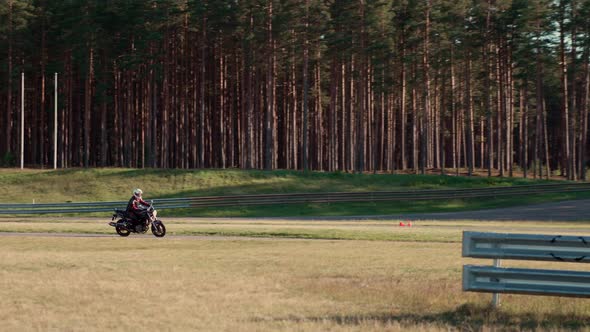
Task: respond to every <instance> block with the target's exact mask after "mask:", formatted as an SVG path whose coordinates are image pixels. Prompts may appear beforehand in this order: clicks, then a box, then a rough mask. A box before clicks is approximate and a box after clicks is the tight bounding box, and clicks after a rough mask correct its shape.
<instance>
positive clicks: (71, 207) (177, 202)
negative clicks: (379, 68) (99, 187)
mask: <svg viewBox="0 0 590 332" xmlns="http://www.w3.org/2000/svg"><path fill="white" fill-rule="evenodd" d="M583 191H590V183H566V184H562V183H559V184H544V185H522V186H511V187H497V188H469V189H442V190H441V189H433V190H405V191H377V192H346V193H343V192H335V193H334V192H332V193H330V192H325V193H298V194H263V195H239V196H209V197H187V198H161V199H154V203H155V204H156V205H157V207H158V209H174V208H197V207H214V206H217V207H219V206H248V205H275V204H300V203H337V202H378V201H408V200H412V201H414V200H449V199H466V198H481V197H498V196H517V195H535V194H548V193H571V192H583ZM126 204H127V202H126V201H114V202H73V203H43V204H8V203H0V214H4V215H16V214H47V213H86V212H104V211H111V210H113V209H115V208H122V207H124V206H126Z"/></svg>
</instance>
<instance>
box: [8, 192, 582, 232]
mask: <svg viewBox="0 0 590 332" xmlns="http://www.w3.org/2000/svg"><path fill="white" fill-rule="evenodd" d="M11 219H12V220H14V219H13V218H6V219H4V220H6V221H11ZM19 219H20V220H23V219H21V218H19ZM25 219H28V218H25ZM39 219H41V218H31V220H39ZM60 219H62V220H64V221H66V220H72V221H75V222H84V221H95V222H96V221H97V220H102V219H99V218H79V217H78V218H75V217H68V218H60ZM174 219H178V220H186V221H190V220H191V219H192V220H195V219H199V220H203V219H204V218H174ZM206 219H207V220H208V221H212V222H214V221H216V220H218V221H230V220H231V221H252V220H265V219H269V220H307V221H318V222H321V221H322V220H325V221H339V220H341V221H350V220H369V219H370V220H376V219H388V220H404V219H411V220H471V221H477V220H481V221H590V200H589V199H586V200H574V201H563V202H554V203H543V204H536V205H527V206H519V207H511V208H501V209H491V210H479V211H464V212H441V213H424V214H405V215H389V216H352V217H292V218H206ZM2 220H3V218H0V222H2ZM0 236H1V237H4V236H49V237H114V236H116V235H115V234H112V235H111V234H77V233H11V232H0ZM134 237H140V238H154V237H153V236H151V234H150V235H135V236H134ZM167 237H174V238H187V239H209V240H212V239H219V240H227V239H241V240H244V239H257V240H260V239H264V238H262V237H252V238H250V237H232V236H190V235H169V236H167Z"/></svg>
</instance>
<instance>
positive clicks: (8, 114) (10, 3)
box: [0, 0, 13, 157]
mask: <svg viewBox="0 0 590 332" xmlns="http://www.w3.org/2000/svg"><path fill="white" fill-rule="evenodd" d="M12 12H13V0H8V91H7V93H6V131H5V134H6V156H8V155H9V154H10V153H12V74H13V73H12V70H13V69H12V56H13V54H12V30H13V27H12V25H13V19H12V15H13V13H12ZM0 157H4V156H0Z"/></svg>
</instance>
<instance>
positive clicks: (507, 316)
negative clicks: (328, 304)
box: [253, 304, 590, 331]
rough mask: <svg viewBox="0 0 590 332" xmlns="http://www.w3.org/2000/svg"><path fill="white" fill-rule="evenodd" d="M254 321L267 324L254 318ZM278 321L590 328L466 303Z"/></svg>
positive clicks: (570, 317)
mask: <svg viewBox="0 0 590 332" xmlns="http://www.w3.org/2000/svg"><path fill="white" fill-rule="evenodd" d="M253 321H260V322H262V321H268V320H267V319H254V320H253ZM272 321H276V322H293V323H302V322H332V323H334V324H337V325H341V326H358V325H363V324H367V323H369V324H370V323H380V324H388V323H397V324H400V325H402V326H407V327H408V328H409V329H410V328H411V327H412V326H413V325H425V324H432V325H439V326H446V327H450V328H456V329H459V330H461V331H480V330H482V329H483V328H484V327H487V328H498V329H500V330H509V331H513V330H536V329H549V330H552V329H559V330H561V329H566V330H574V331H575V330H582V329H586V328H588V327H589V326H590V317H587V316H580V315H576V314H538V313H520V314H513V313H508V312H504V311H502V310H501V309H500V310H495V309H493V308H491V307H482V306H478V305H474V304H464V305H461V306H459V307H458V308H457V309H455V310H452V311H445V312H441V313H434V314H414V313H403V314H386V313H383V314H369V315H332V316H329V315H328V316H323V317H285V318H275V319H272Z"/></svg>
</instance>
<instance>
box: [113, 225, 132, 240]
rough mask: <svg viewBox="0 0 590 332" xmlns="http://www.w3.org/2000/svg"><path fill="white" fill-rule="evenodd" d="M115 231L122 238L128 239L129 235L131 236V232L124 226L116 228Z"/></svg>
mask: <svg viewBox="0 0 590 332" xmlns="http://www.w3.org/2000/svg"><path fill="white" fill-rule="evenodd" d="M115 230H116V231H117V234H119V235H121V236H122V237H127V236H129V234H131V232H130V231H128V230H127V228H125V227H122V226H116V227H115Z"/></svg>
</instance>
